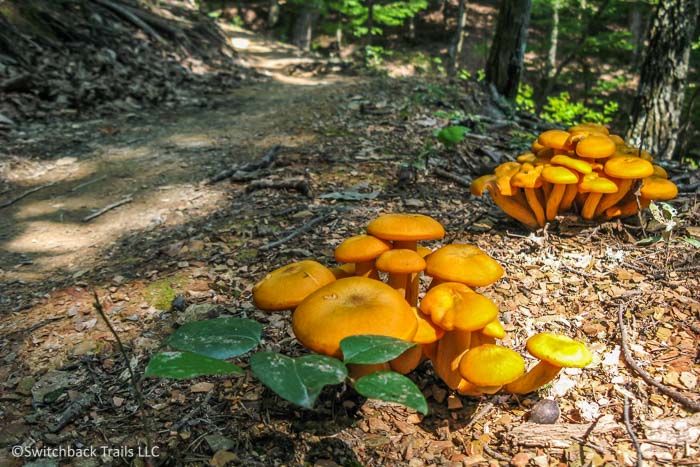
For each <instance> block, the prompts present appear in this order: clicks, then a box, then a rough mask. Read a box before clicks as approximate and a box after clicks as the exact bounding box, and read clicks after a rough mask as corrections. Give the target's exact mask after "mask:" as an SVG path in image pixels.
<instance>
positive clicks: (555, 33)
mask: <svg viewBox="0 0 700 467" xmlns="http://www.w3.org/2000/svg"><path fill="white" fill-rule="evenodd" d="M558 42H559V0H554V1H553V2H552V33H551V34H550V35H549V51H548V52H547V71H546V75H547V78H549V79H552V78H553V77H554V73H555V70H556V69H557V45H558Z"/></svg>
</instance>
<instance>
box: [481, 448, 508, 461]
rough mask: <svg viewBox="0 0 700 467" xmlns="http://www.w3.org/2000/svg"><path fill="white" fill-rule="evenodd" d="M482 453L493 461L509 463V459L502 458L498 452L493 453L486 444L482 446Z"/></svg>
mask: <svg viewBox="0 0 700 467" xmlns="http://www.w3.org/2000/svg"><path fill="white" fill-rule="evenodd" d="M483 447H484V452H485V453H486V454H488V455H489V456H491V457H493V458H494V459H497V460H499V461H504V462H509V461H510V457H507V456H504V455H503V454H501V453H500V452H497V451H494V450H493V448H491V447H490V446H489V445H488V444H484V445H483Z"/></svg>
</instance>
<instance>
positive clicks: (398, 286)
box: [387, 273, 413, 306]
mask: <svg viewBox="0 0 700 467" xmlns="http://www.w3.org/2000/svg"><path fill="white" fill-rule="evenodd" d="M409 277H410V274H391V273H390V274H389V279H388V281H387V283H388V284H389V285H390V286H391V287H392V288H393V289H395V290H396V291H397V292H398V293H400V294H401V295H403V296H404V297H406V299H408V295H409V288H408V284H407V282H408V279H409ZM411 306H413V305H411Z"/></svg>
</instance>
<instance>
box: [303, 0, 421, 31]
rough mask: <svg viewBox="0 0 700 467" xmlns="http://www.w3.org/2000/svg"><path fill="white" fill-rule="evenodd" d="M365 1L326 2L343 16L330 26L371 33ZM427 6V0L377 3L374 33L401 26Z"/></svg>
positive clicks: (329, 8)
mask: <svg viewBox="0 0 700 467" xmlns="http://www.w3.org/2000/svg"><path fill="white" fill-rule="evenodd" d="M297 1H303V0H297ZM365 3H366V2H363V1H361V0H330V1H327V2H325V6H326V7H327V9H328V10H330V11H333V12H336V13H338V14H339V15H340V18H341V19H340V21H339V22H335V23H330V26H331V27H332V28H336V27H338V26H340V27H341V28H343V29H344V30H346V31H347V32H349V33H350V34H352V35H353V36H355V37H362V36H365V35H367V34H369V32H370V31H369V27H368V25H367V20H368V18H369V8H367V6H366V5H365ZM427 7H428V2H427V1H426V0H404V1H393V2H389V3H377V4H375V5H374V8H373V10H374V11H373V17H374V24H373V29H372V34H374V35H381V34H383V33H384V30H383V29H382V27H383V26H388V27H394V26H401V25H403V23H404V21H406V20H407V19H408V18H412V17H413V16H415V15H416V13H418V12H419V11H422V10H424V9H426V8H427Z"/></svg>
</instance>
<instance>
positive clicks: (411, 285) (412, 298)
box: [406, 272, 421, 306]
mask: <svg viewBox="0 0 700 467" xmlns="http://www.w3.org/2000/svg"><path fill="white" fill-rule="evenodd" d="M420 276H421V273H420V272H414V273H413V274H409V277H408V282H407V284H406V301H407V302H408V304H409V305H411V306H416V305H417V304H418V292H419V288H420Z"/></svg>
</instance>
